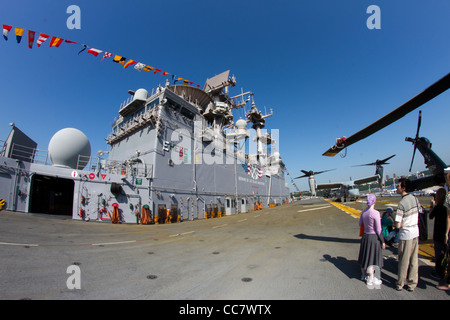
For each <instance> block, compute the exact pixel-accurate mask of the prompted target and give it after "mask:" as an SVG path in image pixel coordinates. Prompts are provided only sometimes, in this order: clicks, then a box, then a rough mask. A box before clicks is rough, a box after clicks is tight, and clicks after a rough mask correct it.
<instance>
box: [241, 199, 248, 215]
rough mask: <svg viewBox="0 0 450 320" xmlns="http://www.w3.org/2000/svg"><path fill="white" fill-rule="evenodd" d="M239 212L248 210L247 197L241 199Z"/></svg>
mask: <svg viewBox="0 0 450 320" xmlns="http://www.w3.org/2000/svg"><path fill="white" fill-rule="evenodd" d="M241 212H248V201H247V198H242V199H241Z"/></svg>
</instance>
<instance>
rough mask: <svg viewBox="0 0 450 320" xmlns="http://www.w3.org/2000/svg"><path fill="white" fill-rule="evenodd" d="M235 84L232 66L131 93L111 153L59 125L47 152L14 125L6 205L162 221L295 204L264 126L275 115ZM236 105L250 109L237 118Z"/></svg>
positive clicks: (1, 154) (3, 179) (0, 171)
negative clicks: (201, 78)
mask: <svg viewBox="0 0 450 320" xmlns="http://www.w3.org/2000/svg"><path fill="white" fill-rule="evenodd" d="M235 85H236V79H235V78H234V76H232V77H230V72H229V71H226V72H223V73H221V74H219V75H217V76H214V77H212V78H210V79H207V81H206V83H205V85H204V88H203V89H200V88H198V87H194V86H189V85H185V84H184V85H176V84H170V82H169V81H166V83H165V84H164V85H163V86H162V85H160V86H158V87H157V88H155V89H153V91H152V92H149V91H147V90H145V89H138V90H136V91H131V90H130V91H128V93H129V94H130V97H129V99H128V100H127V101H125V102H124V103H122V105H121V106H120V108H119V112H118V115H117V116H116V118H115V120H114V123H113V124H112V132H111V134H109V136H108V137H106V142H107V144H108V145H109V150H107V151H101V150H99V151H98V152H97V155H96V156H95V157H93V156H91V147H90V142H89V140H88V138H87V137H86V136H85V135H84V134H83V132H81V131H80V130H78V129H75V128H65V129H62V130H60V131H59V132H57V133H56V134H55V135H54V136H53V137H52V139H51V140H50V143H49V146H48V150H45V151H41V150H39V149H37V144H36V143H35V142H34V141H33V140H32V139H31V138H30V137H28V136H27V135H26V134H25V133H24V132H22V131H21V130H20V129H19V128H18V127H17V126H15V125H14V124H13V123H12V124H11V126H12V129H11V133H10V134H9V136H8V137H7V139H6V140H5V141H3V147H2V149H1V150H0V199H1V200H0V208H1V209H2V210H9V211H17V212H24V213H47V214H58V215H68V216H71V217H72V218H73V219H75V220H84V221H99V222H110V223H111V222H112V223H133V224H136V223H137V224H160V223H175V222H180V221H183V220H196V219H208V218H216V217H221V216H225V215H233V214H239V213H243V212H249V211H251V210H259V209H262V208H265V207H270V206H277V205H282V204H284V203H286V202H288V201H289V187H288V185H287V183H286V181H285V176H284V172H285V165H284V163H283V161H282V159H281V157H280V154H279V148H278V147H277V144H278V141H277V140H278V137H279V132H278V130H271V132H267V129H265V121H266V118H268V117H270V116H271V115H272V114H273V112H272V111H271V112H270V113H269V114H262V112H261V111H259V110H258V108H257V107H256V105H255V103H254V97H253V94H252V93H251V92H246V93H241V94H238V95H236V96H230V95H229V91H230V89H231V88H232V87H234V86H235ZM249 103H251V107H247V108H246V105H247V104H249ZM237 109H241V110H244V111H245V112H244V116H243V118H241V119H238V120H237V121H235V120H234V116H233V111H234V110H237ZM245 109H249V110H248V111H246V110H245ZM247 127H249V128H247Z"/></svg>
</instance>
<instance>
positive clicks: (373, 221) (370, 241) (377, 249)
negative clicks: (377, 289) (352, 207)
mask: <svg viewBox="0 0 450 320" xmlns="http://www.w3.org/2000/svg"><path fill="white" fill-rule="evenodd" d="M376 200H377V198H376V197H375V195H374V194H369V195H367V208H366V209H364V210H363V212H362V213H361V217H360V219H359V225H360V226H361V225H364V234H363V236H362V239H361V246H360V248H359V257H358V263H359V264H360V266H361V271H362V277H361V279H362V280H364V279H366V280H367V284H368V285H380V284H381V280H380V279H379V278H377V277H376V276H374V273H375V266H376V267H378V268H379V269H381V268H382V267H383V252H382V249H385V248H386V245H385V243H384V238H383V234H382V228H381V218H380V212H378V211H377V210H375V209H374V207H375V202H376Z"/></svg>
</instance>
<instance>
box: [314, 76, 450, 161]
mask: <svg viewBox="0 0 450 320" xmlns="http://www.w3.org/2000/svg"><path fill="white" fill-rule="evenodd" d="M449 88H450V73H448V74H447V75H446V76H444V77H443V78H441V79H440V80H438V81H437V82H435V83H434V84H432V85H431V86H429V87H428V88H427V89H425V90H424V91H422V92H421V93H419V94H418V95H416V96H415V97H413V98H411V99H410V100H408V101H407V102H405V103H404V104H402V105H401V106H400V107H398V108H397V109H395V110H393V111H391V112H390V113H388V114H387V115H385V116H384V117H382V118H380V119H378V120H377V121H375V122H374V123H372V124H370V125H369V126H367V127H366V128H364V129H362V130H360V131H358V132H357V133H355V134H353V135H352V136H350V137H348V138H345V139H343V138H341V139H338V140H339V141H338V142H337V143H336V144H335V145H334V146H332V147H331V148H329V149H328V150H327V151H325V152H324V153H323V154H322V155H323V156H328V157H334V156H335V155H336V154H338V153H339V152H340V151H341V150H343V149H345V148H346V147H348V146H350V145H351V144H353V143H355V142H358V141H359V140H362V139H365V138H367V137H368V136H370V135H372V134H374V133H375V132H377V131H379V130H381V129H383V128H384V127H386V126H388V125H390V124H391V123H393V122H395V121H397V120H398V119H400V118H402V117H403V116H405V115H406V114H408V113H409V112H411V111H413V110H415V109H417V108H418V107H420V106H421V105H423V104H425V103H427V102H428V101H430V100H431V99H433V98H435V97H437V96H438V95H440V94H441V93H443V92H445V91H446V90H447V89H449Z"/></svg>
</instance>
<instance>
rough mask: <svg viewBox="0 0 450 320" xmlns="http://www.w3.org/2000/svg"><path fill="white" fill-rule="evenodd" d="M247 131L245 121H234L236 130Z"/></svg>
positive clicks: (239, 131)
mask: <svg viewBox="0 0 450 320" xmlns="http://www.w3.org/2000/svg"><path fill="white" fill-rule="evenodd" d="M246 131H247V121H245V120H244V119H239V120H238V121H236V132H238V133H245V132H246Z"/></svg>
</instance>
